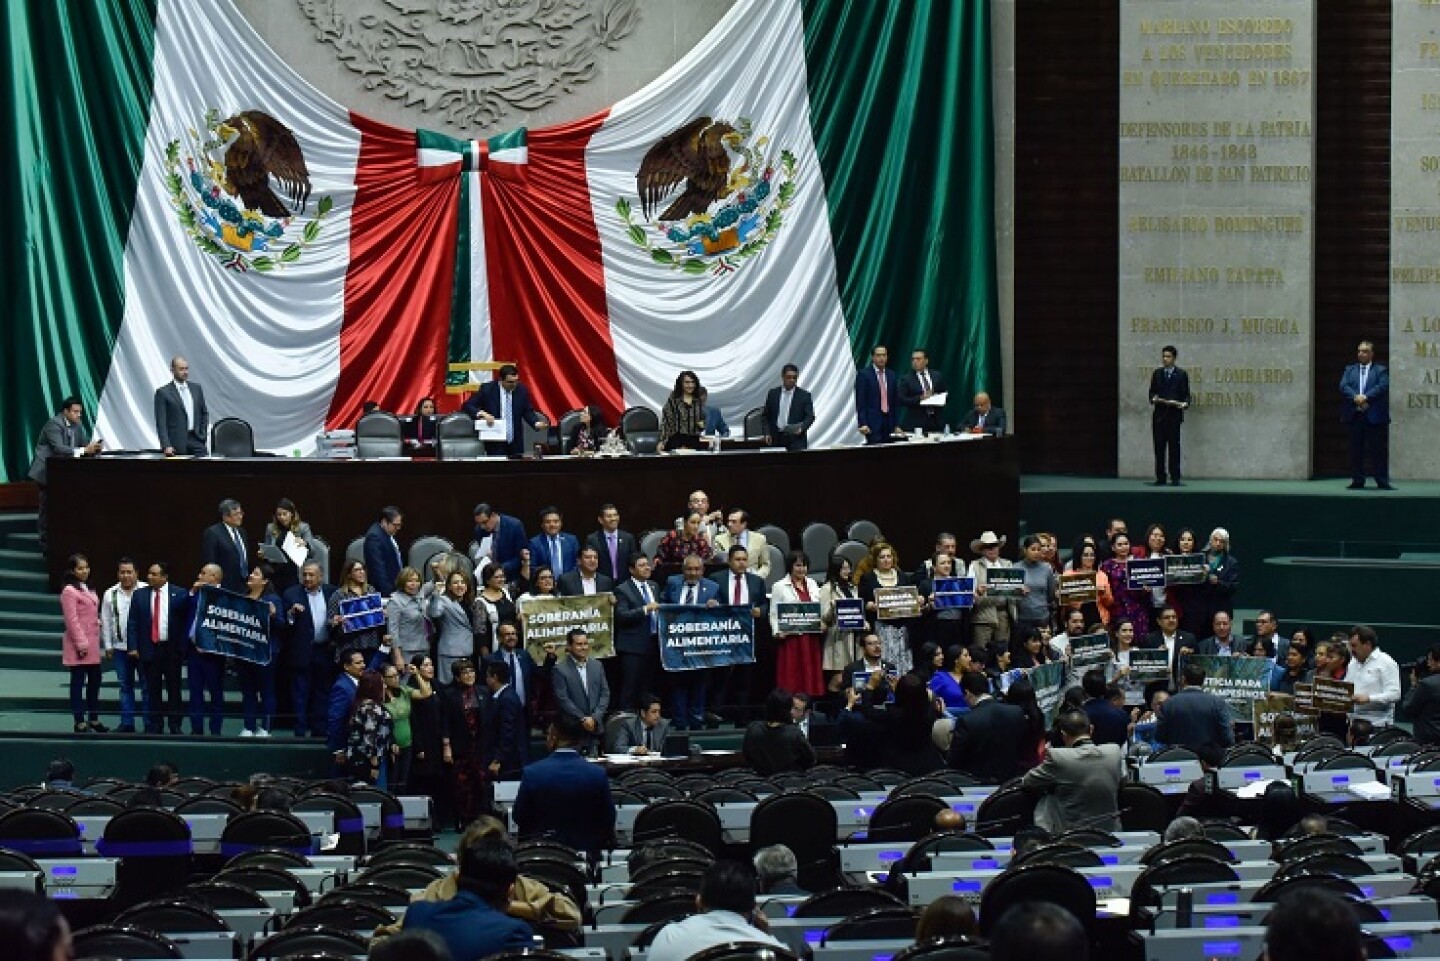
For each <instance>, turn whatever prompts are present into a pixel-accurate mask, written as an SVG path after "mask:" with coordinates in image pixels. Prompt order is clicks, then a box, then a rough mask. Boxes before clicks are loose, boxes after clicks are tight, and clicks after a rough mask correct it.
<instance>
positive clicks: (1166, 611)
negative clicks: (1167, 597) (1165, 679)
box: [1135, 607, 1200, 677]
mask: <svg viewBox="0 0 1440 961" xmlns="http://www.w3.org/2000/svg"><path fill="white" fill-rule="evenodd" d="M1155 622H1156V623H1157V624H1158V625H1159V626H1160V629H1159V630H1158V631H1151V632H1150V633H1149V634H1146V635H1145V636H1144V637H1142V638H1140V640H1138V641H1136V642H1135V646H1136V647H1138V648H1141V649H1142V650H1147V651H1153V650H1158V649H1159V648H1162V647H1163V648H1165V650H1166V651H1168V652H1169V657H1168V660H1169V661H1170V674H1171V676H1172V677H1173V676H1175V674H1176V672H1177V671H1178V670H1179V665H1180V657H1181V655H1183V654H1194V653H1196V650H1197V649H1198V648H1199V646H1200V642H1199V641H1197V640H1196V639H1195V635H1194V634H1191V633H1190V632H1189V631H1182V630H1180V612H1179V611H1177V610H1175V608H1173V607H1162V608H1160V613H1159V614H1158V615H1157V616H1156V618H1155Z"/></svg>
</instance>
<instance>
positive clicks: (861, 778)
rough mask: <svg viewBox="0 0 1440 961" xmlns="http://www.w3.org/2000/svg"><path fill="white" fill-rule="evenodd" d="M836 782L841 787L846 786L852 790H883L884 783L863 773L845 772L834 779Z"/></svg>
mask: <svg viewBox="0 0 1440 961" xmlns="http://www.w3.org/2000/svg"><path fill="white" fill-rule="evenodd" d="M834 783H836V784H838V785H840V786H841V787H848V788H849V789H850V790H852V791H884V790H886V787H885V785H883V784H881V783H880V782H879V781H877V780H875V779H874V778H872V777H866V776H865V775H863V774H846V775H843V776H841V777H837V778H836V779H835V782H834Z"/></svg>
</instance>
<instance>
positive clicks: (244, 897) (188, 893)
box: [185, 881, 270, 911]
mask: <svg viewBox="0 0 1440 961" xmlns="http://www.w3.org/2000/svg"><path fill="white" fill-rule="evenodd" d="M185 900H187V901H195V902H196V903H198V904H203V905H205V906H206V907H208V908H209V909H210V910H212V911H253V910H255V909H257V908H259V909H262V910H263V909H266V908H269V907H270V902H269V901H266V900H265V899H264V898H263V897H261V896H260V893H259V892H257V891H253V890H251V889H250V888H247V887H244V886H243V885H239V884H231V883H230V882H229V881H206V882H204V883H201V884H188V885H186V886H185Z"/></svg>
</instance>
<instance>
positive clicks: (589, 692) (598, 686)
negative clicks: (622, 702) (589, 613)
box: [550, 627, 610, 750]
mask: <svg viewBox="0 0 1440 961" xmlns="http://www.w3.org/2000/svg"><path fill="white" fill-rule="evenodd" d="M565 651H566V655H567V656H565V657H562V658H560V659H559V660H558V661H556V662H555V667H554V669H553V670H552V671H551V672H550V677H551V683H552V684H553V685H554V688H555V705H556V707H557V708H558V709H559V712H560V713H561V714H562V715H564V716H566V717H570V718H574V719H575V722H576V723H577V724H578V725H579V726H580V730H581V732H582V737H583V742H584V746H585V748H586V750H589V749H590V748H591V747H592V746H594V744H595V739H596V738H597V737H598V736H599V734H600V730H601V728H603V727H604V726H605V712H606V711H607V710H609V708H610V685H609V684H608V683H607V682H606V681H605V669H604V668H602V667H601V666H600V662H599V661H597V660H595V659H594V658H592V657H591V656H590V638H589V636H588V635H586V633H585V632H584V631H583V630H581V629H580V628H578V627H575V628H571V629H570V632H569V633H568V634H566V635H565Z"/></svg>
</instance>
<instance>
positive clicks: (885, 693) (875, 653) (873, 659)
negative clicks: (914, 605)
mask: <svg viewBox="0 0 1440 961" xmlns="http://www.w3.org/2000/svg"><path fill="white" fill-rule="evenodd" d="M883 650H884V647H883V645H882V644H881V643H880V635H878V634H876V633H875V632H874V631H868V632H866V634H865V636H864V637H862V638H861V639H860V658H859V660H855V661H851V662H850V663H849V664H846V665H845V670H843V671H841V672H840V684H841V686H842V687H855V685H856V678H859V677H862V675H863V682H862V683H863V686H861V687H860V688H859V690H860V701H861V706H862V707H874V706H876V705H879V704H884V703H885V702H886V701H888V700H889V699H890V697H891V696H892V694H893V691H894V687H893V685H894V681H893V680H892V678H895V677H898V676H899V674H900V668H899V667H897V666H896V665H895V664H892V663H891V662H889V661H887V660H884V659H883V658H882V657H881V653H882V651H883ZM876 673H879V675H880V677H879V679H878V680H876V679H875V675H876ZM871 681H873V682H874V683H873V684H872V683H870V682H871Z"/></svg>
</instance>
